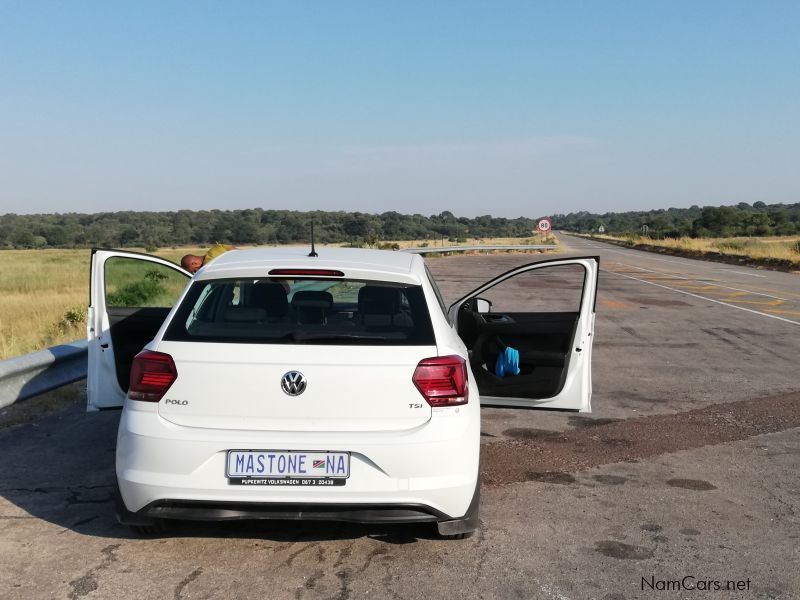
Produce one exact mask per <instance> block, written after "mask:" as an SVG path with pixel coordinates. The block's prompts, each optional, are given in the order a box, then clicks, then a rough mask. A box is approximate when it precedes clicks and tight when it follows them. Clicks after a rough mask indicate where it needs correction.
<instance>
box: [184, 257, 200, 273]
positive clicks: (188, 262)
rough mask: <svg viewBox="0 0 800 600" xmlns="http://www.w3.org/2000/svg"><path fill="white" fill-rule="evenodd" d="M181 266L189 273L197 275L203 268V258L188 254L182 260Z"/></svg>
mask: <svg viewBox="0 0 800 600" xmlns="http://www.w3.org/2000/svg"><path fill="white" fill-rule="evenodd" d="M181 266H182V267H183V268H184V269H186V270H187V271H189V273H197V272H198V271H199V270H200V267H202V266H203V257H202V256H198V255H197V254H187V255H186V256H184V257H183V258H182V259H181Z"/></svg>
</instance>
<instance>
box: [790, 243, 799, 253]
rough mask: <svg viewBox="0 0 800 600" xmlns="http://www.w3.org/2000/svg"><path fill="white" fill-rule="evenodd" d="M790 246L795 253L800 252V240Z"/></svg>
mask: <svg viewBox="0 0 800 600" xmlns="http://www.w3.org/2000/svg"><path fill="white" fill-rule="evenodd" d="M789 248H791V250H792V252H794V253H795V254H800V240H797V241H796V242H795V243H794V244H792V245H791V246H789Z"/></svg>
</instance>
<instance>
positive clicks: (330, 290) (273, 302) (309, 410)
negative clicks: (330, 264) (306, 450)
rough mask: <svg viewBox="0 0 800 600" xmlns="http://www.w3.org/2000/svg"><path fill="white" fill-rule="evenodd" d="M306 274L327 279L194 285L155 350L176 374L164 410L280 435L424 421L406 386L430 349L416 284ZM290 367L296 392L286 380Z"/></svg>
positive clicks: (176, 418) (193, 421)
mask: <svg viewBox="0 0 800 600" xmlns="http://www.w3.org/2000/svg"><path fill="white" fill-rule="evenodd" d="M285 271H287V270H286V269H273V270H271V271H270V274H271V275H272V274H275V273H276V272H280V274H281V275H283V274H284V272H285ZM312 271H313V273H324V274H325V275H324V276H323V275H320V276H319V277H314V276H307V275H304V276H302V277H267V278H264V277H253V276H250V277H241V276H240V277H233V278H231V277H228V278H220V279H217V280H201V281H196V282H194V283H193V284H192V286H191V287H190V288H189V290H188V291H187V294H186V295H185V297H184V299H183V300H182V302H181V305H180V306H179V307H178V308H177V310H176V311H175V313H174V315H173V316H172V318H171V321H170V323H169V325H168V326H167V328H166V330H165V333H164V335H163V339H162V341H160V342H159V344H158V347H157V350H158V351H159V352H165V353H167V354H169V355H170V356H172V359H173V360H174V362H175V367H176V370H177V379H176V380H175V382H174V383H173V384H172V385H171V387H170V388H169V389H168V391H167V393H166V395H165V396H164V398H163V399H162V400H161V402H160V403H159V412H160V414H161V416H163V417H164V418H165V419H168V420H169V421H171V422H173V423H176V424H179V425H185V426H189V427H211V428H216V429H253V430H280V431H397V430H406V429H411V428H414V427H418V426H420V425H422V424H423V423H425V422H426V421H428V420H429V419H430V416H431V408H430V406H429V405H428V404H427V403H426V402H425V401H424V398H423V397H422V396H421V394H420V392H419V391H418V390H417V388H416V387H415V385H414V383H413V382H412V377H413V376H414V370H415V368H416V366H417V364H418V363H419V362H420V360H422V359H425V358H428V357H431V356H436V342H435V339H434V334H433V328H432V325H431V321H430V314H429V312H428V307H427V304H426V301H425V297H424V293H423V291H422V288H421V287H420V286H419V285H416V284H413V283H409V282H398V281H379V280H374V279H365V278H357V279H356V278H353V279H349V278H347V277H345V276H344V273H342V272H341V271H336V270H330V269H328V270H324V271H320V270H312ZM291 272H292V273H296V272H297V270H296V269H295V270H291ZM307 272H308V270H303V273H304V274H305V273H307ZM297 373H299V374H300V375H298V374H297ZM287 374H292V375H290V377H291V378H292V379H293V380H295V382H296V383H297V380H298V378H302V379H303V381H304V382H305V386H304V388H303V389H299V390H291V389H289V390H285V389H284V388H282V386H281V382H282V379H283V378H284V376H286V375H287ZM301 387H303V386H301ZM287 391H288V392H292V391H296V392H299V393H296V394H294V395H292V394H290V393H287Z"/></svg>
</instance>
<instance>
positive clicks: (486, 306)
mask: <svg viewBox="0 0 800 600" xmlns="http://www.w3.org/2000/svg"><path fill="white" fill-rule="evenodd" d="M475 312H478V313H490V312H492V301H491V300H486V299H485V298H475Z"/></svg>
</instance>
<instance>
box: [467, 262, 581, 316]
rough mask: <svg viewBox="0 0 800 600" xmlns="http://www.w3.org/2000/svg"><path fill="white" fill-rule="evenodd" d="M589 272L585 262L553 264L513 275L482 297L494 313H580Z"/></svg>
mask: <svg viewBox="0 0 800 600" xmlns="http://www.w3.org/2000/svg"><path fill="white" fill-rule="evenodd" d="M585 276H586V271H585V269H584V268H583V267H582V266H581V265H576V264H569V265H553V266H551V267H543V268H540V269H533V270H531V271H526V272H524V273H519V274H518V275H515V276H514V277H509V278H508V279H505V280H503V281H501V282H499V283H498V284H497V285H494V286H492V287H491V288H489V289H488V290H485V291H483V292H481V293H480V295H479V297H480V298H483V299H485V300H489V301H490V302H491V303H492V308H491V312H494V313H574V312H579V311H580V307H581V297H582V294H583V282H584V278H585Z"/></svg>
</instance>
